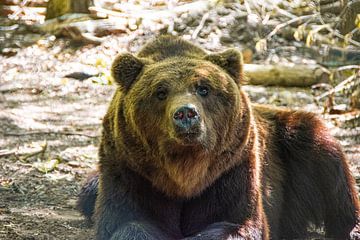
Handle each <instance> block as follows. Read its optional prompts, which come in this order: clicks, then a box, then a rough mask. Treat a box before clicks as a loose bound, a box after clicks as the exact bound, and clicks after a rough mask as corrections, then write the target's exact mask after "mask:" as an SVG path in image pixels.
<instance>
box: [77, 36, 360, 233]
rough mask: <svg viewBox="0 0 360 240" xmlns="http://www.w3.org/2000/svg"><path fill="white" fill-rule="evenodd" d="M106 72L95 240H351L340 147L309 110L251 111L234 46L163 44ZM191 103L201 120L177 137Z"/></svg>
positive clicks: (354, 207)
mask: <svg viewBox="0 0 360 240" xmlns="http://www.w3.org/2000/svg"><path fill="white" fill-rule="evenodd" d="M112 73H113V76H114V79H115V80H116V82H117V83H118V85H119V87H118V89H117V91H116V93H115V95H114V97H113V99H112V101H111V103H110V106H109V109H108V112H107V114H106V115H105V117H104V122H103V136H102V140H101V145H100V150H99V157H100V163H99V178H98V179H99V187H98V193H97V196H95V194H94V196H89V194H82V195H81V201H80V205H81V204H82V203H84V202H87V201H84V199H83V198H93V199H95V197H96V213H95V215H94V218H95V221H96V225H97V239H185V238H186V239H193V240H194V239H198V240H201V239H203V240H205V239H210V240H211V239H213V240H215V239H269V238H270V237H271V238H272V239H281V238H286V239H293V238H305V237H307V234H308V232H307V227H308V226H309V224H310V223H312V224H314V225H316V226H318V227H320V226H321V225H322V224H324V226H325V231H326V236H327V237H332V238H339V239H346V238H352V239H357V237H358V236H359V235H358V232H357V231H358V227H356V226H355V225H356V224H357V223H358V214H359V203H358V200H357V197H356V196H357V194H356V191H355V189H354V180H353V179H352V177H351V175H350V172H349V168H348V165H347V163H346V158H345V156H344V154H343V153H342V151H341V148H340V146H339V145H338V143H336V141H335V140H334V139H333V138H332V137H331V136H330V135H329V134H328V132H327V130H326V129H325V127H324V125H323V124H322V122H321V121H320V120H319V119H318V118H317V117H316V116H314V115H313V114H310V113H305V112H294V111H290V110H283V109H277V108H269V107H265V106H261V105H252V104H251V103H250V101H249V99H248V97H247V96H246V94H245V93H244V92H243V91H242V90H241V84H242V83H243V74H242V59H241V55H240V53H238V52H237V51H236V50H227V51H225V52H223V53H215V54H207V53H206V52H205V51H203V50H202V49H200V48H198V47H196V46H194V45H192V44H190V43H188V42H186V41H183V40H181V39H179V38H175V37H170V36H165V37H159V38H158V39H156V40H154V41H153V42H150V43H149V44H148V45H146V46H145V47H144V48H143V49H142V50H141V51H140V52H139V53H138V54H137V56H133V55H131V54H121V55H119V56H118V57H117V58H116V59H115V61H114V63H113V67H112ZM199 89H207V91H208V92H207V94H206V95H201V94H202V93H201V92H199V91H200V90H199ZM159 94H160V95H159ZM159 96H160V97H159ZM189 104H192V105H191V106H194V107H195V108H194V109H196V112H197V114H198V116H199V120H196V121H198V122H196V123H195V125H194V127H193V128H192V130H191V131H192V132H191V133H190V130H187V132H186V133H185V134H184V133H183V132H182V131H181V129H180V130H179V128H178V127H177V126H176V125H174V119H173V114H174V112H176V111H177V109H180V108H181V107H182V106H188V105H189ZM95 180H97V179H95ZM95 180H92V181H95ZM87 186H90V188H92V187H94V184H88V185H87ZM84 192H85V193H89V192H90V193H94V192H95V193H96V191H90V190H89V189H87V188H86V187H85V189H84V190H83V193H84ZM80 208H81V209H82V210H83V212H85V214H88V215H91V213H88V212H87V211H88V208H86V206H80ZM353 228H354V230H353V231H352V234H350V231H351V230H352V229H353Z"/></svg>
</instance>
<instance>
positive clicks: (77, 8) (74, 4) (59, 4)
mask: <svg viewBox="0 0 360 240" xmlns="http://www.w3.org/2000/svg"><path fill="white" fill-rule="evenodd" d="M93 4H94V3H93V0H49V3H48V5H47V11H46V19H51V18H56V17H58V16H62V15H64V14H66V13H89V7H90V6H92V5H93Z"/></svg>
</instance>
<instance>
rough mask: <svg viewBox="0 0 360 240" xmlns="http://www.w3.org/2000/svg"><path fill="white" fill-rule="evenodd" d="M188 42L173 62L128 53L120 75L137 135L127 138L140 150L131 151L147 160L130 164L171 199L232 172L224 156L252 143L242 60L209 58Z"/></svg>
mask: <svg viewBox="0 0 360 240" xmlns="http://www.w3.org/2000/svg"><path fill="white" fill-rule="evenodd" d="M177 41H178V40H177ZM182 44H184V45H186V46H187V48H188V49H185V50H184V47H182V46H180V48H181V49H180V50H179V49H177V50H176V51H174V49H173V47H174V46H173V47H172V52H173V53H174V54H167V55H166V57H164V54H161V55H157V56H155V57H154V56H153V55H151V54H149V55H146V54H144V52H146V51H144V50H143V51H142V53H141V52H140V53H139V54H138V55H137V56H134V55H132V54H129V53H124V54H120V55H118V56H117V57H116V59H115V60H114V62H113V65H112V76H113V78H114V80H115V81H116V83H117V84H118V86H119V88H118V90H117V91H119V92H121V95H122V97H121V99H122V100H121V103H119V104H121V105H122V108H123V111H122V112H123V121H125V123H126V129H127V135H131V136H127V137H126V140H128V139H130V138H131V139H133V142H132V143H131V144H132V145H135V146H136V147H135V148H133V149H132V150H127V151H128V152H130V153H129V154H130V155H131V154H133V155H132V157H128V158H137V157H136V155H137V154H139V153H140V152H142V156H141V157H140V156H139V158H142V159H146V160H144V161H146V163H144V162H141V160H139V159H134V160H131V161H133V162H132V163H131V164H130V165H134V168H136V169H137V171H139V172H141V174H143V175H144V176H145V177H147V178H149V179H150V180H151V181H152V182H153V184H154V185H155V186H157V187H158V188H160V189H161V190H163V191H165V192H166V193H168V195H177V196H187V197H189V196H192V195H194V194H198V193H199V192H201V190H203V188H204V187H205V185H207V184H209V183H208V182H209V181H210V180H208V178H209V179H212V178H215V177H216V176H211V177H210V175H218V174H220V173H218V172H219V171H225V170H226V169H222V168H225V167H221V166H222V165H224V166H225V165H226V166H230V165H231V164H224V163H222V162H217V161H218V160H217V157H218V156H219V155H221V154H225V153H227V154H230V153H231V147H232V145H236V146H238V145H239V144H240V143H239V141H245V140H244V139H245V138H246V136H247V134H248V130H247V128H248V126H247V124H248V115H249V114H247V111H244V110H243V109H244V108H246V109H247V108H248V106H247V102H246V97H245V100H244V96H242V94H241V90H240V83H241V81H242V58H241V54H240V53H239V52H238V51H236V50H233V49H230V50H227V51H225V52H222V53H214V54H206V53H205V52H203V50H201V49H200V48H197V47H195V46H194V45H192V44H190V43H187V42H185V41H183V42H182ZM187 44H188V45H187ZM175 47H178V48H179V46H175ZM191 48H193V49H191ZM152 49H153V48H152ZM145 50H146V49H145ZM162 51H165V52H166V50H164V49H163V50H162ZM149 56H151V57H149ZM244 119H245V120H244ZM239 122H243V125H244V127H243V129H239V128H241V126H242V125H241V124H239ZM239 126H240V127H239ZM239 132H240V134H239ZM123 139H124V138H123ZM134 152H136V153H134ZM222 159H223V158H222ZM221 161H224V160H221ZM229 161H230V160H229ZM220 168H221V169H220ZM139 169H140V170H139ZM165 185H171V186H165ZM170 188H171V190H170Z"/></svg>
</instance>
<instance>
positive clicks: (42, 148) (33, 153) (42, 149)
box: [15, 141, 48, 161]
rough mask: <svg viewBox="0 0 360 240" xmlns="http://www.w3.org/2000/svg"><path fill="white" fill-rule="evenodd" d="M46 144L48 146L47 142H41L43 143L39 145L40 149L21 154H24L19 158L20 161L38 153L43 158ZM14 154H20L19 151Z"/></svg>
mask: <svg viewBox="0 0 360 240" xmlns="http://www.w3.org/2000/svg"><path fill="white" fill-rule="evenodd" d="M47 146H48V144H47V142H46V141H45V144H43V145H41V149H40V150H38V151H34V152H32V153H28V154H26V153H25V154H24V153H23V154H21V155H25V156H24V157H22V158H21V160H22V161H25V160H26V159H28V158H31V157H33V156H36V155H38V154H41V158H43V157H44V154H45V151H46V149H47ZM15 155H17V156H18V155H20V154H19V153H17V154H16V153H15Z"/></svg>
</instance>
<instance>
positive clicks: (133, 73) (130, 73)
mask: <svg viewBox="0 0 360 240" xmlns="http://www.w3.org/2000/svg"><path fill="white" fill-rule="evenodd" d="M144 65H145V62H144V60H143V59H140V58H137V57H135V56H133V55H132V54H130V53H122V54H119V55H117V56H116V58H115V60H114V62H113V64H112V66H111V76H112V77H113V78H114V80H115V81H116V83H117V84H119V85H120V86H121V87H122V88H123V89H124V90H129V89H130V87H131V85H132V84H133V83H134V81H135V80H136V78H137V77H138V76H139V74H140V72H141V70H142V69H143V67H144Z"/></svg>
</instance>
